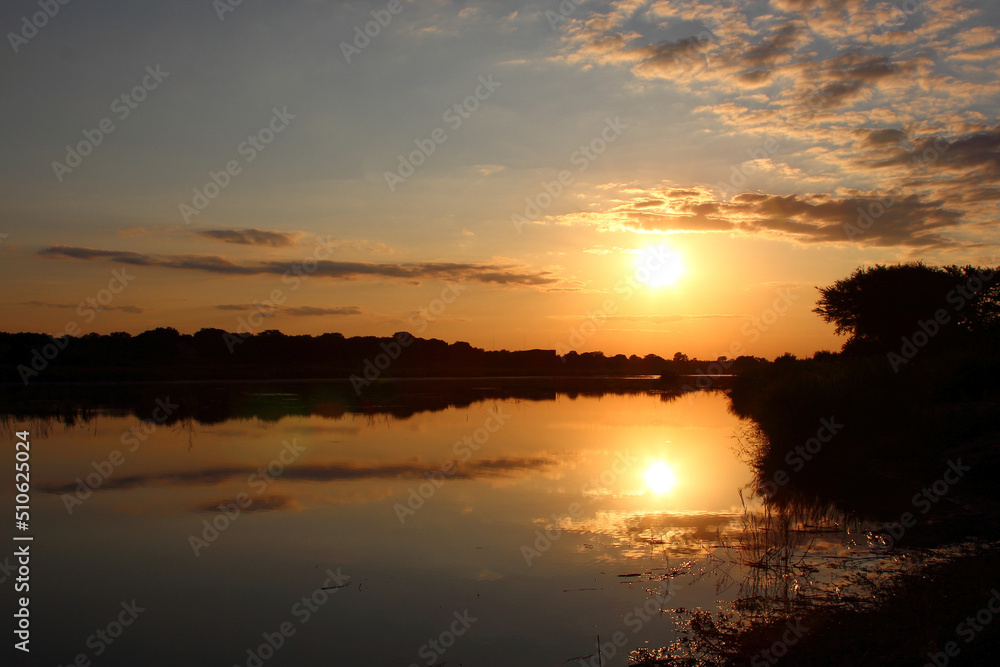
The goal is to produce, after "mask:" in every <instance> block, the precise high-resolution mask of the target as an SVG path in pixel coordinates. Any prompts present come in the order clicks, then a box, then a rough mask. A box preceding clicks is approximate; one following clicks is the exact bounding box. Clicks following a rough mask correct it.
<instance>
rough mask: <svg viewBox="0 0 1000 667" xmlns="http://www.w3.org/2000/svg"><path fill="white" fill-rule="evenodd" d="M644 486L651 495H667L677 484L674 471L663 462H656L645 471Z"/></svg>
mask: <svg viewBox="0 0 1000 667" xmlns="http://www.w3.org/2000/svg"><path fill="white" fill-rule="evenodd" d="M645 478H646V486H647V487H649V490H650V491H652V492H653V493H655V494H657V495H660V494H664V493H669V492H670V491H671V490H672V489H673V488H674V486H675V485H676V484H677V475H675V474H674V469H673V468H671V467H670V466H669V465H667V464H666V463H664V462H663V461H657V462H655V463H653V464H652V465H650V466H649V468H647V469H646V474H645Z"/></svg>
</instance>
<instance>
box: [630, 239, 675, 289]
mask: <svg viewBox="0 0 1000 667" xmlns="http://www.w3.org/2000/svg"><path fill="white" fill-rule="evenodd" d="M683 275H684V263H683V262H682V261H681V255H680V253H679V252H677V251H676V250H672V249H670V248H668V247H667V246H665V245H658V246H649V247H648V248H645V249H643V250H641V251H640V252H639V255H638V258H637V259H636V261H635V277H636V279H637V280H638V281H639V282H640V283H642V284H644V285H647V286H648V287H653V288H659V287H672V286H674V285H676V284H677V281H678V280H680V278H681V276H683Z"/></svg>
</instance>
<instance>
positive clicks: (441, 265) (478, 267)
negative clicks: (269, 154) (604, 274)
mask: <svg viewBox="0 0 1000 667" xmlns="http://www.w3.org/2000/svg"><path fill="white" fill-rule="evenodd" d="M38 254H39V255H40V256H42V257H50V258H68V259H80V260H108V261H112V262H118V263H122V264H129V265H133V266H150V267H158V268H166V269H185V270H191V271H203V272H207V273H216V274H221V275H233V276H258V275H286V274H291V273H295V274H296V275H314V276H320V277H325V278H334V279H340V280H356V279H359V278H389V279H396V280H405V281H409V282H415V281H419V280H423V279H436V280H453V281H473V282H480V283H488V284H495V285H520V286H528V287H542V286H547V285H553V284H555V283H557V282H559V278H558V277H556V276H555V275H553V274H552V273H551V272H549V271H532V270H528V269H525V268H523V267H517V266H511V265H500V264H479V263H471V262H468V263H460V262H417V263H407V264H372V263H367V262H337V261H331V260H319V261H316V268H315V270H314V271H312V272H306V270H305V268H304V266H303V264H304V263H303V262H298V263H296V262H279V261H260V262H249V263H243V264H240V263H237V262H234V261H232V260H230V259H226V258H224V257H219V256H216V255H180V254H178V255H154V254H145V253H137V252H131V251H127V250H100V249H96V248H82V247H77V246H51V247H48V248H45V249H43V250H40V251H39V252H38Z"/></svg>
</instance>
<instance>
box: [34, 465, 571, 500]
mask: <svg viewBox="0 0 1000 667" xmlns="http://www.w3.org/2000/svg"><path fill="white" fill-rule="evenodd" d="M555 463H556V461H555V460H554V459H550V458H544V457H523V458H503V459H487V460H481V461H470V462H468V463H460V462H457V461H456V462H454V464H455V469H454V470H453V472H452V474H451V475H449V477H450V478H451V479H486V478H494V477H507V476H510V475H512V474H514V473H518V472H525V471H530V470H543V469H545V468H548V467H550V466H552V465H555ZM254 474H258V471H257V468H254V467H250V466H220V467H216V468H208V469H205V470H184V471H178V472H162V473H149V474H145V475H127V476H123V477H114V478H111V479H106V480H105V481H104V483H103V484H102V485H101V487H100V489H101V490H102V491H113V490H127V489H136V488H145V487H148V486H215V485H218V484H222V483H224V482H228V481H230V480H233V479H239V478H242V479H247V478H248V477H250V476H251V475H254ZM441 474H443V473H442V472H441V464H437V465H431V464H420V463H386V464H382V465H373V466H358V465H353V464H350V463H330V464H326V465H302V466H294V467H288V468H285V470H284V472H282V473H281V476H280V478H281V479H282V480H288V481H297V482H348V481H357V480H366V479H423V478H426V477H428V476H432V475H437V476H439V475H441ZM76 487H77V482H75V481H74V482H67V483H65V484H42V485H40V486H39V487H38V488H39V490H40V491H42V492H43V493H51V494H61V493H74V492H75V491H76Z"/></svg>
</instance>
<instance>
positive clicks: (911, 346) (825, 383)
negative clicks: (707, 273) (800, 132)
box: [633, 264, 1000, 667]
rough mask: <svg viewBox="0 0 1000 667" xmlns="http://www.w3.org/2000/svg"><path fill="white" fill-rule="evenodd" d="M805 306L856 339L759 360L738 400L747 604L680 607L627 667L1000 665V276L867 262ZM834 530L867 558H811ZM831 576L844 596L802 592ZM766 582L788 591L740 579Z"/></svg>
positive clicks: (739, 384) (736, 389)
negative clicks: (744, 465) (838, 572)
mask: <svg viewBox="0 0 1000 667" xmlns="http://www.w3.org/2000/svg"><path fill="white" fill-rule="evenodd" d="M815 312H816V313H817V314H818V315H820V316H821V317H823V318H824V319H825V320H826V321H828V322H831V323H833V324H835V326H836V327H837V331H838V333H842V334H846V335H847V336H848V338H847V341H846V343H845V344H844V347H843V349H842V351H841V352H839V353H829V352H824V353H817V354H816V355H815V356H814V357H813V358H812V359H807V360H797V359H794V358H792V357H786V358H782V359H779V360H777V361H776V362H775V363H771V364H756V365H754V366H752V367H749V368H747V369H744V370H743V372H741V373H740V374H739V375H738V376H737V377H736V378H735V380H734V384H733V387H732V389H731V390H730V397H731V403H732V409H733V411H734V412H735V413H736V414H738V415H740V416H742V417H745V418H747V419H748V420H749V421H748V422H747V424H748V426H747V427H746V429H745V431H744V432H743V433H741V434H740V437H739V440H740V448H741V450H742V453H743V454H744V455H745V456H746V457H747V458H748V460H749V461H750V463H751V465H752V467H753V468H754V470H755V471H756V481H755V483H754V487H753V488H752V489H751V492H752V493H753V494H754V495H756V496H757V497H759V498H760V499H762V501H763V507H764V510H763V515H762V516H763V517H764V518H763V519H761V518H758V515H753V516H754V518H752V519H750V520H748V522H747V523H748V525H747V530H746V531H745V532H744V537H743V538H741V539H742V540H744V541H746V542H748V543H749V544H750V545H751V546H752V548H743V549H736V550H735V551H733V553H736V554H738V556H737V558H736V560H737V561H739V563H740V564H741V565H742V566H743V567H744V571H745V572H747V573H748V574H747V575H746V578H745V580H744V582H742V583H743V584H745V585H746V591H744V592H745V594H741V596H740V599H739V600H737V603H736V604H735V605H734V607H735V612H734V613H731V614H715V615H713V614H711V613H709V612H700V611H699V612H695V613H693V614H691V615H689V617H688V618H687V619H686V621H685V623H684V624H683V627H684V629H685V634H684V635H683V636H684V639H685V641H683V642H681V643H680V645H678V646H676V647H673V648H674V650H672V651H667V652H659V653H651V652H647V653H646V654H641V653H640V654H636V655H634V656H633V659H634V661H635V662H636V663H637V664H672V665H748V664H750V665H753V666H754V667H756V666H758V665H772V664H777V663H778V662H779V661H780V663H781V664H787V665H934V666H935V667H944V666H945V665H994V664H997V663H996V660H997V658H996V656H997V655H998V650H1000V593H998V592H997V591H998V590H1000V546H998V545H1000V484H998V483H997V480H998V476H1000V420H998V417H1000V381H998V379H1000V276H998V274H997V273H996V271H994V270H990V269H982V268H979V267H944V268H937V267H928V266H924V265H921V264H909V265H897V266H876V267H872V268H868V269H859V270H857V271H856V272H855V273H854V274H853V275H851V276H850V277H848V278H845V279H844V280H841V281H838V282H837V283H835V284H834V285H831V286H829V287H826V288H823V289H821V290H820V298H819V301H818V304H817V307H816V309H815ZM831 526H832V527H833V528H831V529H832V530H841V531H843V534H844V535H845V538H844V539H847V535H848V531H847V530H846V527H847V526H854V530H853V534H852V536H850V539H853V540H856V543H857V545H858V548H859V550H861V551H867V552H868V553H872V554H874V556H873V558H876V560H871V561H870V562H868V564H867V565H859V564H858V563H857V562H854V561H853V560H852V558H851V556H850V555H849V556H847V557H846V559H845V560H844V561H843V562H842V563H841V564H839V565H838V564H837V563H836V562H832V561H824V560H823V559H822V558H813V557H811V556H810V548H811V546H812V545H814V544H815V540H816V539H817V538H818V537H820V536H821V534H822V533H823V532H824V527H827V528H829V527H831ZM744 547H746V545H744ZM861 560H865V559H861ZM837 567H840V568H842V569H843V570H844V578H843V586H836V587H833V588H827V589H825V590H824V589H817V588H815V587H814V586H813V585H812V584H813V582H814V580H815V579H816V578H817V574H818V573H819V572H821V571H828V570H830V569H833V568H837ZM768 579H770V580H772V581H773V582H775V583H776V584H781V583H783V584H784V585H783V586H782V585H775V586H773V587H771V588H770V589H768V590H762V589H761V587H759V586H755V585H748V582H749V584H754V583H755V582H758V581H760V580H768ZM851 591H853V593H852V592H851ZM858 591H860V592H861V594H860V595H859V594H858ZM994 598H995V599H994ZM993 621H995V622H993ZM991 622H993V623H992V625H990V623H991ZM790 623H791V624H793V625H795V627H798V625H797V624H801V626H805V627H807V628H809V630H808V631H807V632H805V633H804V634H803V635H802V636H798V635H797V634H796V633H794V632H791V631H790V630H789V628H790V627H791V626H790V625H789V624H790ZM789 640H791V641H789Z"/></svg>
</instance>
